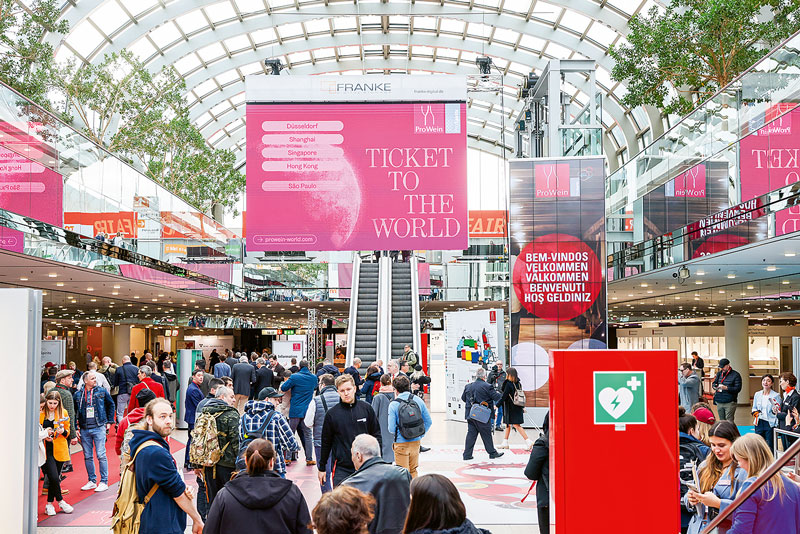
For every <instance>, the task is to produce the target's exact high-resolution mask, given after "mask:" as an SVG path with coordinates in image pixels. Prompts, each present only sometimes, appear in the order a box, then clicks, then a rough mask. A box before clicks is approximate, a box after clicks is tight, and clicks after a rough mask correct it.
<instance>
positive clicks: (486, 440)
mask: <svg viewBox="0 0 800 534" xmlns="http://www.w3.org/2000/svg"><path fill="white" fill-rule="evenodd" d="M501 397H502V395H501V394H500V393H499V392H498V391H496V390H495V389H494V388H493V387H492V386H490V385H489V384H487V383H486V369H484V368H483V367H479V368H478V370H477V371H476V372H475V381H474V382H472V383H470V384H467V387H465V388H464V392H463V393H462V394H461V400H462V401H464V403H465V408H466V416H465V417H466V419H467V439H466V442H465V443H464V460H472V450H473V449H474V448H475V440H477V439H478V434H480V436H481V439H482V440H483V445H484V447H486V452H488V453H489V458H490V459H492V460H493V459H495V458H500V457H501V456H503V453H502V452H497V449H495V448H494V443H493V442H492V424H491V416H490V417H489V420H488V421H486V422H485V423H481V422H479V421H476V420H475V419H471V418H470V416H469V411H470V409H471V408H472V405H473V404H482V403H484V402H485V403H486V404H487V406H488V408H489V410H491V411H492V412H494V405H495V404H496V403H497V402H498V401H499V400H500V398H501Z"/></svg>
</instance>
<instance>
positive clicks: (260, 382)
mask: <svg viewBox="0 0 800 534" xmlns="http://www.w3.org/2000/svg"><path fill="white" fill-rule="evenodd" d="M274 378H275V375H273V374H272V369H270V368H269V366H268V365H267V360H265V359H264V358H258V359H257V360H256V381H255V383H254V384H253V396H254V397H255V398H258V394H259V393H261V390H262V389H264V388H271V387H272V384H273V381H274Z"/></svg>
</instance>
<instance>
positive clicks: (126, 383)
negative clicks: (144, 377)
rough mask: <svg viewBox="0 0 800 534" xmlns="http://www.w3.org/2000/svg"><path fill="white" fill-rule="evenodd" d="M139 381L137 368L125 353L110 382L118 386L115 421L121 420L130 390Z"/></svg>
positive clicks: (129, 398) (129, 396)
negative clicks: (112, 380)
mask: <svg viewBox="0 0 800 534" xmlns="http://www.w3.org/2000/svg"><path fill="white" fill-rule="evenodd" d="M138 383H139V368H138V367H136V366H135V365H133V364H132V363H131V357H130V356H128V355H127V354H126V355H125V356H123V357H122V365H121V366H119V367H117V372H115V373H114V382H113V384H111V385H112V386H114V387H117V388H119V394H118V395H117V422H119V421H122V418H123V417H124V416H125V408H127V407H128V402H129V401H130V400H131V390H132V389H133V386H135V385H136V384H138Z"/></svg>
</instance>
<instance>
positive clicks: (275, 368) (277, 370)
mask: <svg viewBox="0 0 800 534" xmlns="http://www.w3.org/2000/svg"><path fill="white" fill-rule="evenodd" d="M269 366H270V367H271V368H272V374H273V378H272V387H274V388H275V389H280V387H281V383H282V382H283V372H284V371H285V370H286V369H284V367H283V366H282V365H281V364H280V363H278V357H277V356H272V359H271V360H270V363H269Z"/></svg>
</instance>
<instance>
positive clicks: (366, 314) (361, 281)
mask: <svg viewBox="0 0 800 534" xmlns="http://www.w3.org/2000/svg"><path fill="white" fill-rule="evenodd" d="M353 279H354V282H356V283H355V284H354V285H353V287H354V288H356V290H355V291H354V293H353V296H352V297H351V304H350V306H351V310H350V316H351V321H350V327H351V328H352V327H353V325H354V323H355V329H354V332H353V334H352V340H350V339H348V360H350V361H352V360H351V359H352V358H353V357H358V358H361V362H362V365H361V371H362V372H364V371H366V369H367V368H368V367H369V365H370V364H371V363H373V362H374V361H375V360H376V359H377V353H378V294H379V269H378V264H377V263H361V262H356V264H354V268H353ZM353 307H354V308H355V309H353Z"/></svg>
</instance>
